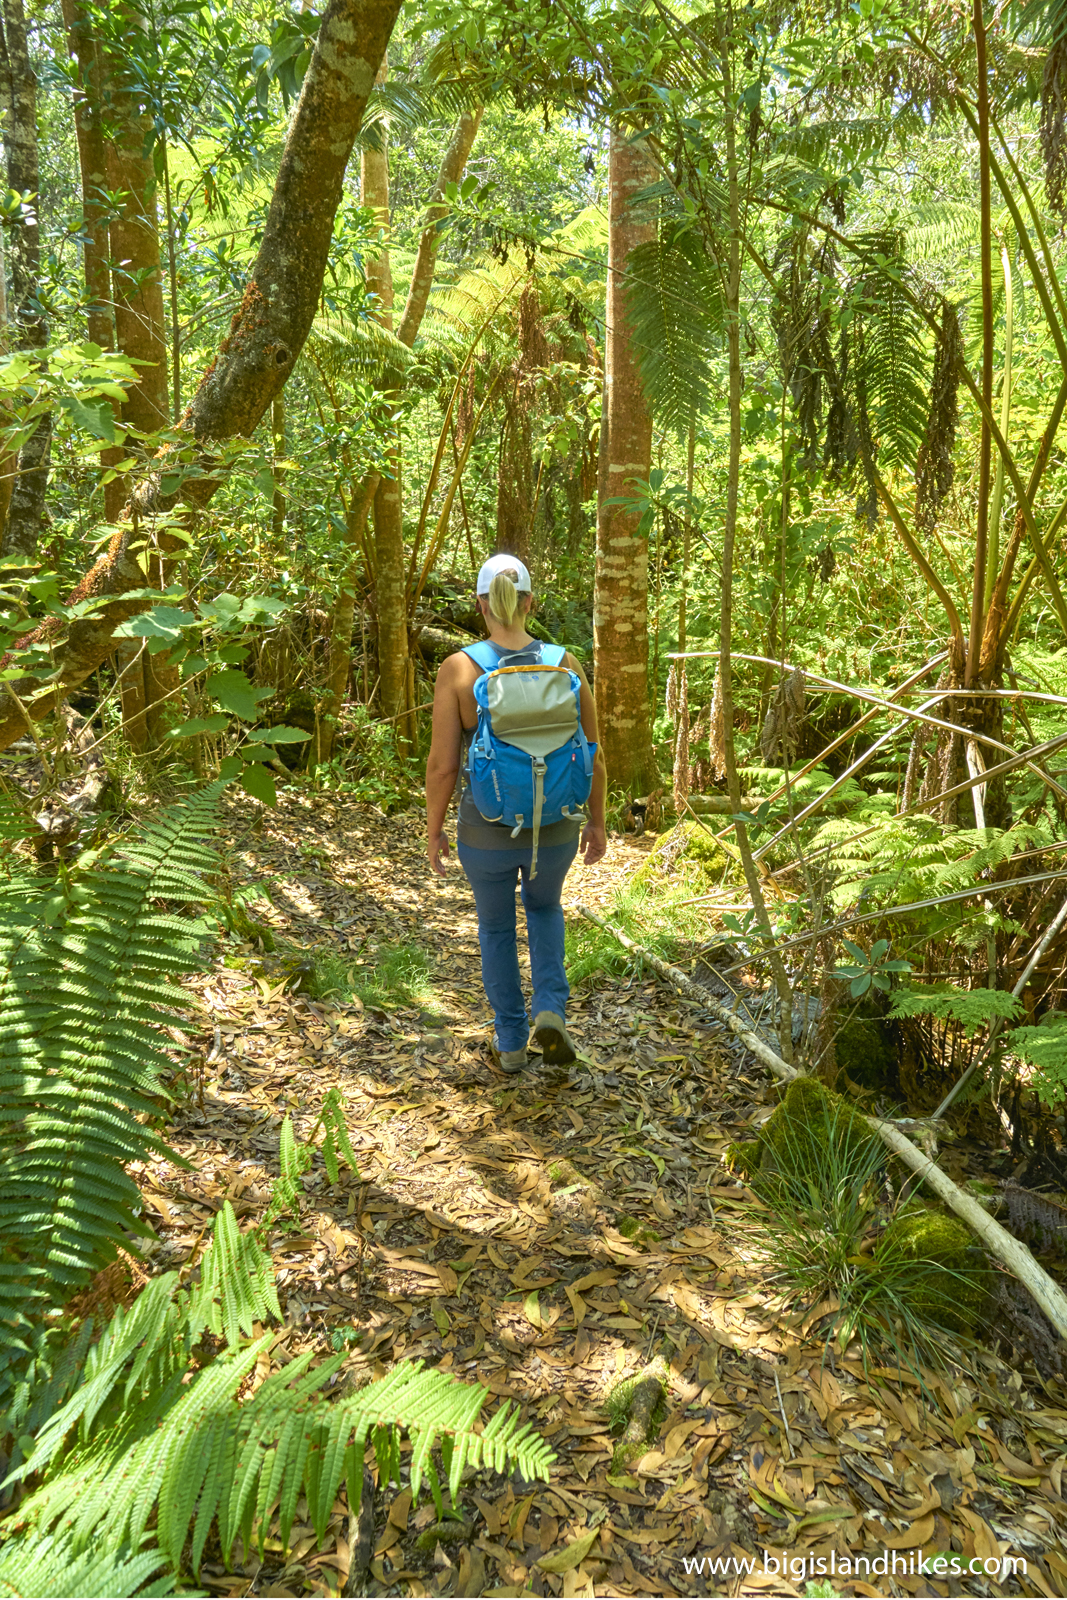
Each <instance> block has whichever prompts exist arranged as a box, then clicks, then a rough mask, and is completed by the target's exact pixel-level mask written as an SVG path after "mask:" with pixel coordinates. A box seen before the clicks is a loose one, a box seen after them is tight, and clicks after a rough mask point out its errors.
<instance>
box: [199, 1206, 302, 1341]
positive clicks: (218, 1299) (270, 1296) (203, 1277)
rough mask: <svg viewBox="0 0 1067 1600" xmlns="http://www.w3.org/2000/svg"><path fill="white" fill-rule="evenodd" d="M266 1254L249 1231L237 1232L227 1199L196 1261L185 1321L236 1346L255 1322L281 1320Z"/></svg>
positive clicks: (235, 1220) (270, 1266)
mask: <svg viewBox="0 0 1067 1600" xmlns="http://www.w3.org/2000/svg"><path fill="white" fill-rule="evenodd" d="M281 1314H282V1312H281V1307H280V1306H279V1304H278V1291H277V1289H276V1288H275V1287H274V1268H273V1266H272V1265H271V1259H270V1256H269V1255H268V1254H267V1252H266V1251H265V1250H264V1249H263V1247H262V1246H261V1244H260V1243H259V1240H258V1238H257V1237H256V1235H255V1234H254V1233H241V1231H240V1230H239V1228H238V1226H237V1218H236V1216H235V1215H234V1210H233V1207H232V1205H231V1204H230V1202H229V1201H228V1200H227V1201H226V1203H225V1205H224V1206H223V1208H222V1210H221V1211H220V1212H219V1214H218V1216H217V1217H216V1218H215V1225H214V1234H213V1237H212V1240H211V1245H210V1247H209V1249H208V1251H207V1253H206V1254H205V1256H204V1259H203V1261H202V1262H201V1264H200V1283H199V1285H198V1287H197V1289H196V1291H195V1293H194V1294H193V1296H192V1300H191V1302H190V1306H189V1313H188V1315H189V1324H190V1326H191V1327H192V1328H194V1329H196V1330H197V1331H199V1330H200V1329H201V1328H208V1329H210V1331H211V1332H212V1333H213V1334H215V1335H219V1334H222V1335H224V1336H225V1339H226V1342H227V1344H232V1345H236V1344H237V1342H238V1340H239V1338H240V1335H241V1334H242V1333H244V1334H246V1335H248V1337H251V1335H252V1331H253V1327H254V1325H255V1323H256V1322H260V1321H265V1320H266V1319H267V1318H268V1317H269V1318H273V1319H275V1320H277V1321H280V1320H281Z"/></svg>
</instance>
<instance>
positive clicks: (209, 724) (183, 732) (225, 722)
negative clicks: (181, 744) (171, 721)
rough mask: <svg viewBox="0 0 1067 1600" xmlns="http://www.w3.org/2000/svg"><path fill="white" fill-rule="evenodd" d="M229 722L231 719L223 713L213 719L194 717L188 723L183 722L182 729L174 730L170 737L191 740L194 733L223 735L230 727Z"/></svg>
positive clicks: (217, 714)
mask: <svg viewBox="0 0 1067 1600" xmlns="http://www.w3.org/2000/svg"><path fill="white" fill-rule="evenodd" d="M229 722H230V719H229V717H224V716H223V715H222V714H221V712H218V713H216V714H215V716H213V717H192V718H191V719H190V720H189V721H188V722H183V723H182V725H181V727H180V728H172V729H171V731H170V734H169V737H170V738H171V739H189V738H191V737H192V735H193V734H194V733H221V732H222V731H223V729H224V728H226V727H228V726H229Z"/></svg>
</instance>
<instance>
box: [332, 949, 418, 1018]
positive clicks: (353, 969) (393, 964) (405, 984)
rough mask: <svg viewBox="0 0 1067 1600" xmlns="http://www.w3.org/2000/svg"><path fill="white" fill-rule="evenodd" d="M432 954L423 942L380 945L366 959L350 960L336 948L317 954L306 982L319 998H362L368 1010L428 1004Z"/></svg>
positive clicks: (389, 1009)
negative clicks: (425, 948) (335, 949)
mask: <svg viewBox="0 0 1067 1600" xmlns="http://www.w3.org/2000/svg"><path fill="white" fill-rule="evenodd" d="M430 966H431V961H430V956H429V954H428V953H427V951H425V950H424V949H423V948H422V946H421V945H417V944H411V943H400V944H380V945H378V947H377V949H376V950H375V951H374V954H373V955H370V956H367V957H366V958H365V959H364V960H363V961H357V962H351V961H346V960H344V958H343V957H342V956H339V955H338V954H337V953H336V952H335V951H333V950H324V951H322V952H321V953H318V954H317V955H316V956H315V959H314V964H313V968H312V971H311V972H310V973H309V974H308V975H307V977H306V979H305V980H304V983H303V985H302V987H303V990H304V993H305V994H309V995H311V997H312V999H316V1000H352V999H357V1000H361V1001H362V1002H363V1004H364V1005H365V1006H366V1007H367V1009H368V1011H395V1010H396V1009H397V1007H399V1006H415V1005H426V1004H427V1003H428V1002H429V1001H431V1000H432V998H433V987H432V985H431V982H430Z"/></svg>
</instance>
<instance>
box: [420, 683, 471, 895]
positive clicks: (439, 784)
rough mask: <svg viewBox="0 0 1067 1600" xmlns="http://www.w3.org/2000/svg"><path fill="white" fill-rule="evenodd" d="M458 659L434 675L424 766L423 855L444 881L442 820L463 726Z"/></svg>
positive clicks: (445, 850)
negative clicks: (431, 725) (428, 749)
mask: <svg viewBox="0 0 1067 1600" xmlns="http://www.w3.org/2000/svg"><path fill="white" fill-rule="evenodd" d="M461 659H462V658H461V657H460V656H449V657H448V659H447V661H445V662H443V663H442V665H441V670H440V672H438V674H437V683H436V685H435V687H434V692H433V735H432V737H431V740H430V754H429V757H428V759H427V762H426V854H427V855H428V856H429V858H430V866H431V867H432V868H433V870H434V871H435V872H436V873H437V874H438V876H439V877H442V878H443V877H444V875H445V867H444V862H445V860H446V859H447V857H448V839H447V838H446V836H445V831H444V830H445V816H446V814H447V812H448V802H449V801H450V800H451V798H452V795H453V792H454V791H455V787H456V779H457V777H458V776H459V762H460V752H461V750H462V747H463V723H462V720H461V718H460V714H459V693H458V684H459V678H458V669H459V666H460V662H461Z"/></svg>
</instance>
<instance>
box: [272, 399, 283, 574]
mask: <svg viewBox="0 0 1067 1600" xmlns="http://www.w3.org/2000/svg"><path fill="white" fill-rule="evenodd" d="M270 433H271V448H272V449H273V451H274V468H273V477H274V493H273V495H272V497H271V518H270V531H271V534H272V535H273V537H274V545H275V549H276V550H280V549H281V546H282V540H283V539H284V538H285V472H284V469H283V468H282V467H281V466H280V465H279V463H280V462H281V461H282V460H283V459H284V457H285V397H284V395H281V394H277V395H275V397H274V399H273V400H272V401H271V408H270Z"/></svg>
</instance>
